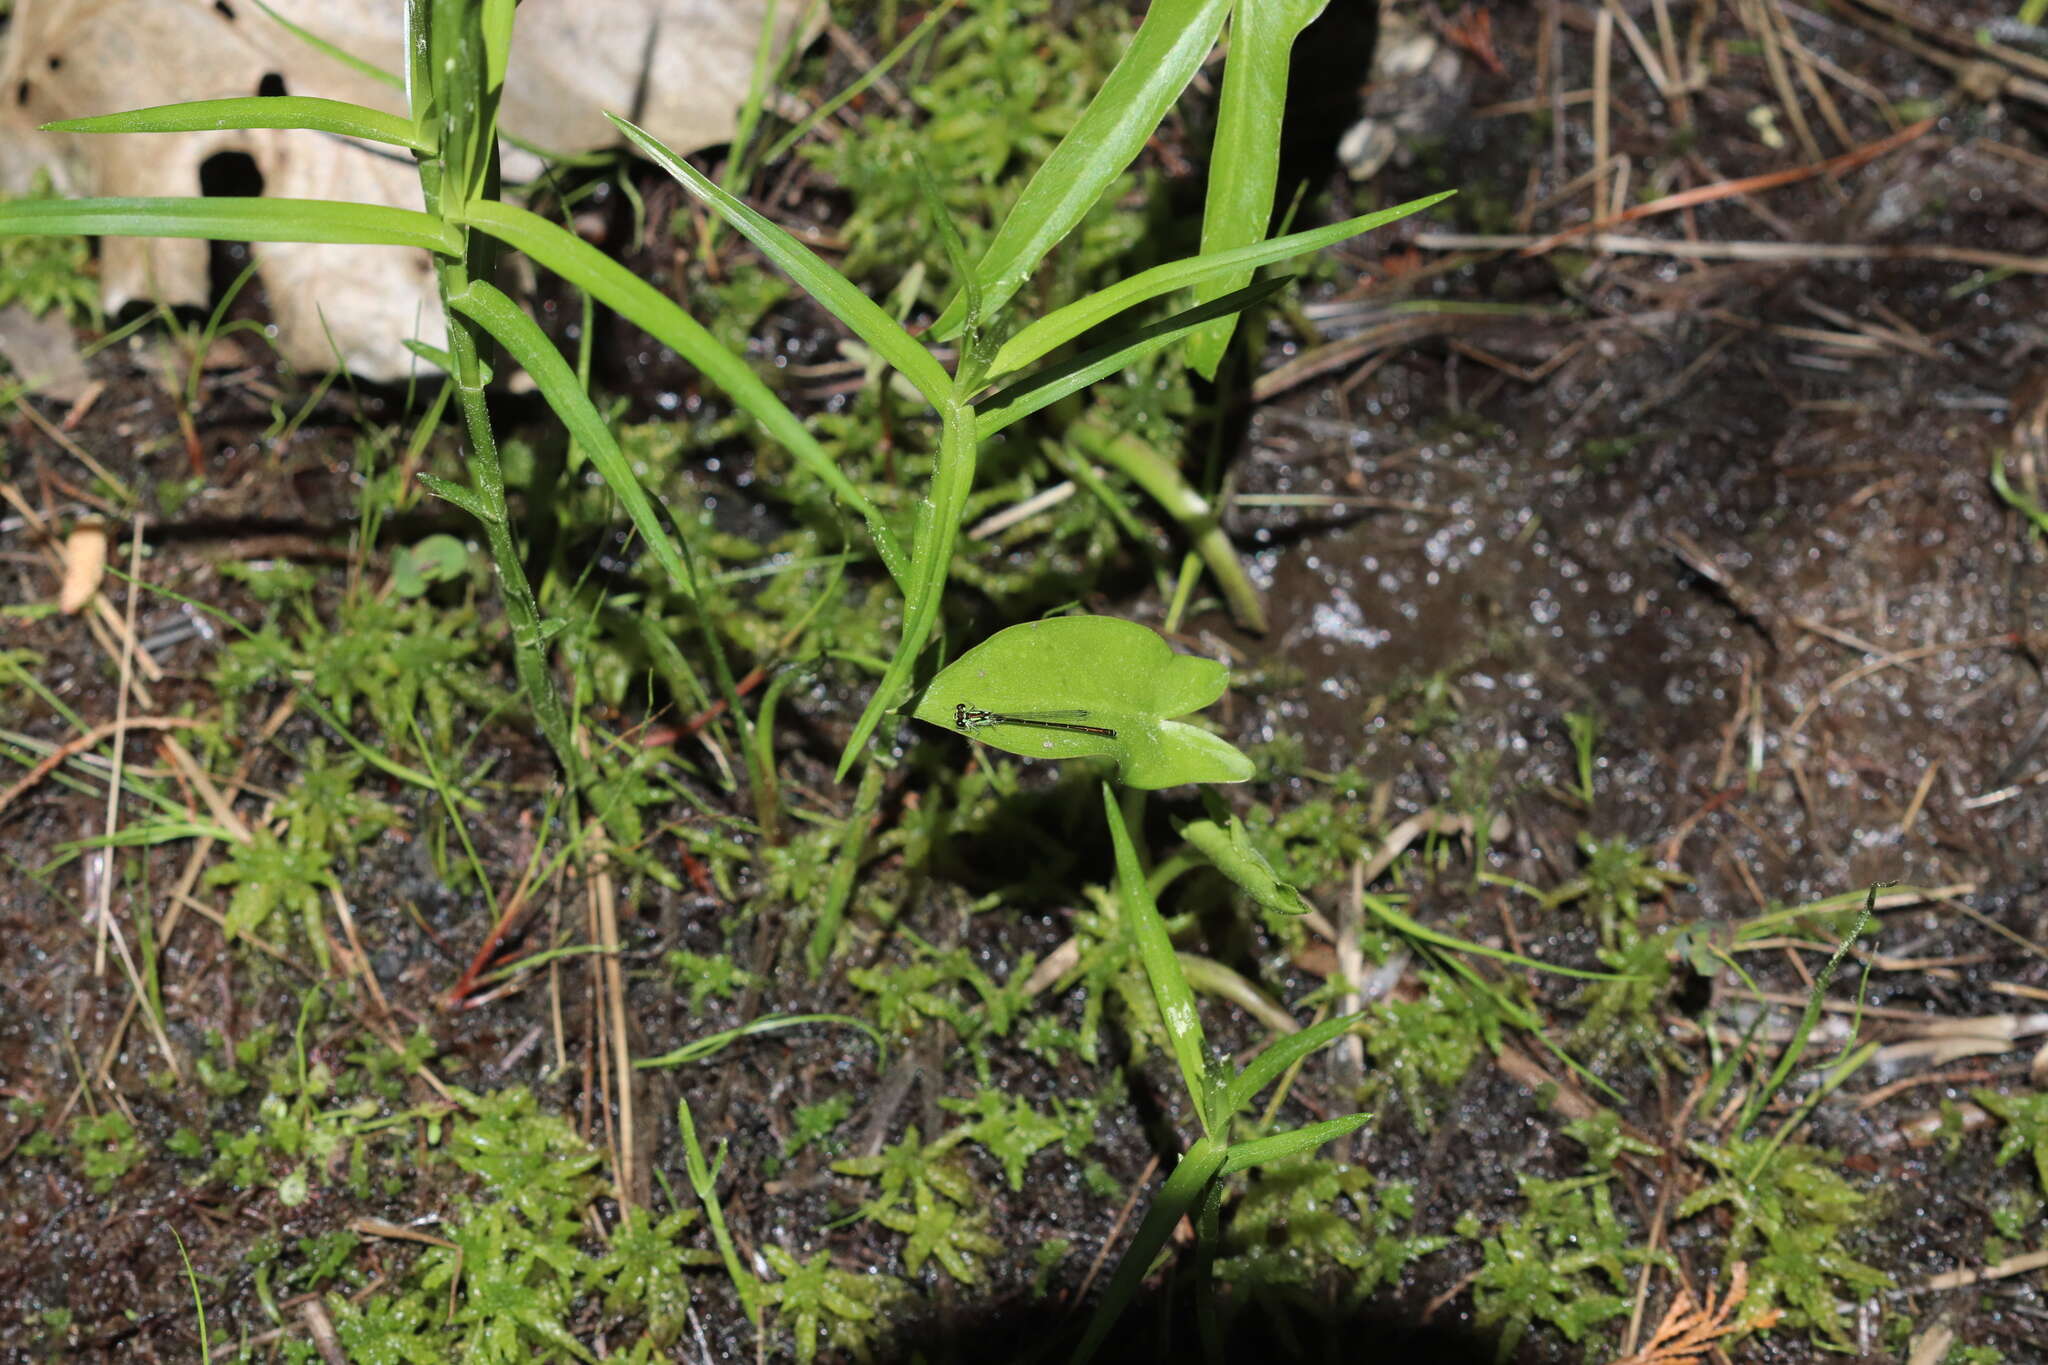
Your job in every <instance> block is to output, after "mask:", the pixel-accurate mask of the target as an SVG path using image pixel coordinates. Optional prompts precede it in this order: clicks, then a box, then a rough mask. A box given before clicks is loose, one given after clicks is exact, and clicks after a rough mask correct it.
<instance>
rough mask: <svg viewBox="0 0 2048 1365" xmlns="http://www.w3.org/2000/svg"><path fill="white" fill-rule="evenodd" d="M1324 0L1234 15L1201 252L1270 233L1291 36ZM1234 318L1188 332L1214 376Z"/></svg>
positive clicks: (1243, 273)
mask: <svg viewBox="0 0 2048 1365" xmlns="http://www.w3.org/2000/svg"><path fill="white" fill-rule="evenodd" d="M1325 3H1326V0H1271V2H1269V3H1266V4H1243V5H1239V6H1238V7H1237V9H1236V10H1235V11H1234V12H1233V13H1232V15H1231V19H1230V60H1229V62H1228V63H1227V64H1226V65H1225V66H1224V68H1223V95H1222V98H1221V100H1220V101H1219V102H1218V104H1217V109H1216V137H1215V140H1214V141H1213V142H1212V143H1211V144H1210V151H1209V190H1208V196H1207V198H1206V200H1205V202H1204V203H1203V205H1202V254H1203V255H1205V256H1206V255H1209V254H1210V253H1212V252H1218V251H1224V250H1228V249H1229V248H1231V247H1236V246H1243V245H1246V244H1247V243H1251V242H1257V241H1259V240H1261V239H1262V238H1264V237H1265V235H1266V229H1267V225H1268V224H1269V223H1271V222H1272V220H1273V191H1274V187H1275V186H1276V185H1277V184H1278V183H1279V178H1280V124H1281V119H1282V115H1284V114H1285V113H1286V109H1287V59H1288V56H1289V55H1290V54H1291V53H1292V52H1293V51H1294V40H1295V39H1296V38H1298V37H1300V36H1301V31H1302V30H1303V29H1305V28H1307V27H1308V26H1309V24H1310V23H1311V22H1313V21H1314V19H1315V17H1316V16H1317V15H1318V14H1320V13H1322V11H1323V6H1324V4H1325ZM1250 279H1251V272H1250V271H1249V270H1239V271H1233V272H1231V273H1230V274H1228V275H1224V276H1221V277H1219V278H1218V279H1216V280H1213V281H1211V282H1209V283H1208V284H1205V285H1203V286H1200V287H1198V288H1197V289H1196V290H1195V301H1196V302H1197V303H1201V302H1203V301H1205V300H1207V299H1211V298H1214V297H1216V296H1217V295H1219V294H1227V293H1229V292H1230V291H1231V290H1233V289H1240V288H1242V287H1243V286H1244V285H1245V284H1246V283H1247V282H1249V281H1250ZM1236 327H1237V319H1236V318H1234V317H1230V318H1218V319H1217V320H1216V321H1215V322H1212V323H1210V324H1209V325H1208V326H1206V327H1204V328H1202V330H1201V331H1199V332H1197V333H1195V334H1194V335H1193V336H1192V337H1190V338H1188V349H1187V363H1188V367H1189V368H1190V369H1192V370H1194V371H1195V372H1196V373H1198V374H1200V375H1201V376H1202V377H1203V378H1204V379H1214V378H1215V377H1216V366H1217V363H1218V362H1220V361H1221V360H1222V359H1223V352H1224V349H1225V348H1226V347H1227V346H1228V345H1229V344H1230V334H1231V333H1232V332H1233V331H1234V330H1236Z"/></svg>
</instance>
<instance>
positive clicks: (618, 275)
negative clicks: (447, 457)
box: [443, 199, 907, 584]
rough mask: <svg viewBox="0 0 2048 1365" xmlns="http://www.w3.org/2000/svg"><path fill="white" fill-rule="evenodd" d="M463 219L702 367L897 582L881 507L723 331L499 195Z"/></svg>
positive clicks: (895, 555)
mask: <svg viewBox="0 0 2048 1365" xmlns="http://www.w3.org/2000/svg"><path fill="white" fill-rule="evenodd" d="M464 221H465V222H466V223H468V224H469V226H471V227H474V228H476V229H478V230H479V231H481V232H486V233H488V234H490V235H491V236H493V237H495V238H497V239H498V240H499V241H501V242H504V243H505V244H506V245H507V246H511V247H514V248H516V249H518V250H520V251H523V252H525V253H526V255H527V256H529V257H531V258H532V259H533V260H534V261H536V262H538V263H539V264H541V265H544V266H546V267H547V268H548V269H549V270H552V271H554V272H555V273H556V274H557V275H560V276H561V277H562V278H563V279H565V280H567V281H568V282H569V283H571V284H573V285H575V286H576V287H577V288H578V289H581V290H583V291H584V292H585V293H586V294H589V295H590V296H591V297H592V298H594V299H596V300H597V301H598V302H600V303H602V304H604V305H605V306H606V307H607V308H610V309H611V310H612V311H613V312H615V313H617V314H618V315H619V316H620V317H622V318H624V319H626V320H627V321H628V322H630V323H632V324H633V325H634V326H635V327H638V328H639V329H640V330H641V331H643V332H645V333H647V334H648V335H649V336H651V337H653V338H654V339H655V340H656V341H659V342H661V343H662V344H663V345H664V346H667V347H669V348H671V349H672V350H674V351H675V353H676V354H677V355H679V356H681V357H682V358H683V359H684V360H687V361H688V362H690V364H692V365H694V366H696V367H697V369H698V370H700V371H701V372H702V373H703V374H704V377H705V378H707V379H709V380H710V381H711V382H712V383H714V384H716V385H718V387H719V388H721V389H723V390H725V393H726V396H727V397H729V398H731V399H732V401H733V402H735V403H737V404H738V405H739V406H740V407H741V408H742V409H743V410H745V411H746V412H747V413H748V414H749V415H751V416H752V417H753V418H754V420H755V421H757V422H759V423H760V424H761V426H762V428H763V429H764V430H766V431H767V433H768V435H769V436H771V437H773V438H774V439H775V440H776V441H779V442H780V443H781V444H782V447H783V448H784V449H785V450H787V451H788V452H789V453H790V454H791V455H792V456H793V457H795V459H796V461H797V463H798V464H800V465H802V466H803V467H804V468H805V469H807V470H809V471H810V472H811V473H812V474H814V475H816V476H817V478H818V480H819V481H820V482H821V483H823V484H824V485H825V487H827V488H828V489H830V490H831V491H832V494H833V496H834V497H836V498H838V499H839V501H840V502H841V503H843V504H844V505H846V506H848V507H851V508H852V509H853V510H854V511H856V512H858V513H860V515H861V517H862V519H863V520H865V521H866V522H867V526H868V534H869V535H871V536H872V537H873V538H874V541H875V548H876V550H877V551H878V552H879V553H880V554H881V556H882V563H883V566H884V567H885V568H887V569H888V571H889V575H890V576H891V577H892V578H894V579H895V580H896V581H897V582H898V584H901V583H902V582H903V580H904V578H905V576H906V573H907V570H906V567H905V565H906V561H905V558H904V554H903V548H902V546H901V545H899V544H898V543H897V540H896V534H895V532H893V531H892V530H890V529H889V525H888V523H887V522H886V521H884V520H883V518H882V512H881V509H880V508H878V507H876V506H875V505H874V503H872V502H870V501H869V500H868V497H867V495H866V494H865V493H863V492H861V491H860V489H859V488H857V487H856V486H855V485H854V483H853V481H852V480H851V479H849V478H847V477H846V475H845V474H844V473H842V472H841V471H840V468H839V466H838V465H837V464H835V463H834V462H833V460H832V457H831V456H830V455H828V454H826V453H825V448H824V447H823V446H821V445H819V444H818V442H817V440H816V438H815V437H813V436H812V435H811V433H810V432H809V431H808V430H807V429H806V428H805V427H804V424H803V422H802V420H801V419H799V418H798V417H797V415H796V414H795V413H793V412H791V411H790V410H789V408H788V407H787V406H785V405H784V403H783V401H782V400H781V399H780V398H777V397H776V396H775V393H774V391H773V390H772V389H770V388H769V387H768V386H767V385H766V384H764V383H763V382H761V378H760V376H759V375H756V374H755V373H754V371H753V370H752V369H751V368H749V367H748V365H747V362H746V360H745V359H744V358H743V357H741V356H737V355H734V354H733V353H732V352H731V351H729V350H727V349H726V348H725V347H723V346H721V345H719V343H718V340H717V338H715V337H713V336H712V335H711V333H710V332H708V331H706V330H705V329H704V328H703V326H701V325H700V324H699V323H698V322H697V320H696V319H695V318H693V317H691V316H690V315H689V314H688V313H686V312H684V311H683V310H682V309H681V308H679V307H677V306H676V304H675V302H674V301H673V300H671V299H669V298H667V297H666V296H664V295H663V294H662V293H661V291H660V290H658V289H656V288H655V287H654V286H653V285H651V284H649V283H647V281H645V280H643V279H641V278H640V277H639V276H637V275H635V274H634V273H633V272H632V271H630V270H628V269H626V268H625V267H624V266H622V265H620V264H619V263H618V262H617V261H615V260H613V259H612V258H611V257H609V256H607V255H605V254H604V253H603V252H602V251H599V250H598V249H597V248H596V247H594V246H592V245H591V244H590V243H588V242H586V241H584V240H583V239H582V238H581V237H578V236H577V235H576V234H575V233H573V232H570V231H568V230H567V229H566V228H563V227H561V226H559V225H557V224H555V223H551V222H549V221H548V220H547V219H545V218H543V217H541V216H540V215H539V214H537V213H529V212H527V211H526V210H525V209H522V208H518V207H516V206H514V205H512V204H505V203H500V202H499V201H497V200H494V199H479V200H475V201H472V202H471V203H470V204H469V205H468V206H467V208H466V210H465V212H464ZM443 368H444V369H445V368H447V367H446V366H445V365H444V366H443Z"/></svg>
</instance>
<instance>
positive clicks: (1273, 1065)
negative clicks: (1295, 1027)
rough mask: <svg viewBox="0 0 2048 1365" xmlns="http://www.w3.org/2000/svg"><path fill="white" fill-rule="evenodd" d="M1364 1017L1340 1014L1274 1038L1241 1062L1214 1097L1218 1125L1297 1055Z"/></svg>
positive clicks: (1321, 1044)
mask: <svg viewBox="0 0 2048 1365" xmlns="http://www.w3.org/2000/svg"><path fill="white" fill-rule="evenodd" d="M1364 1017H1365V1015H1364V1013H1363V1012H1360V1013H1357V1014H1340V1015H1338V1016H1337V1017H1336V1018H1334V1019H1325V1020H1323V1022H1322V1023H1320V1024H1316V1025H1314V1026H1312V1027H1310V1028H1305V1029H1303V1030H1302V1031H1301V1032H1299V1033H1290V1034H1287V1035H1286V1036H1285V1037H1281V1038H1275V1039H1274V1040H1273V1041H1272V1043H1271V1044H1269V1045H1268V1046H1267V1047H1266V1048H1265V1050H1264V1051H1262V1052H1260V1053H1259V1055H1258V1056H1256V1057H1254V1058H1252V1059H1251V1061H1249V1062H1247V1063H1246V1064H1245V1068H1244V1070H1242V1071H1240V1072H1238V1073H1237V1075H1236V1076H1234V1077H1232V1078H1231V1082H1230V1084H1229V1085H1227V1086H1225V1087H1224V1089H1223V1093H1222V1094H1221V1095H1219V1096H1218V1097H1217V1101H1216V1108H1217V1110H1218V1112H1217V1113H1216V1114H1215V1115H1214V1118H1215V1121H1216V1123H1217V1125H1218V1126H1219V1127H1220V1126H1221V1125H1222V1124H1223V1122H1224V1121H1225V1120H1227V1119H1228V1118H1230V1116H1231V1115H1233V1114H1235V1113H1237V1112H1239V1111H1240V1110H1242V1109H1243V1108H1244V1107H1245V1106H1246V1105H1248V1104H1250V1103H1251V1102H1252V1101H1253V1100H1254V1099H1257V1098H1258V1094H1259V1092H1260V1091H1261V1090H1264V1089H1265V1088H1266V1087H1267V1086H1269V1085H1271V1084H1272V1083H1273V1082H1274V1081H1276V1080H1278V1079H1279V1078H1280V1073H1281V1072H1283V1071H1285V1070H1286V1069H1287V1068H1288V1067H1290V1066H1293V1065H1294V1064H1295V1063H1296V1062H1297V1061H1299V1060H1300V1059H1301V1058H1303V1057H1306V1056H1308V1055H1309V1054H1310V1053H1312V1052H1315V1051H1318V1050H1319V1049H1321V1048H1323V1047H1325V1046H1327V1045H1328V1044H1330V1043H1333V1042H1335V1041H1336V1040H1337V1039H1338V1038H1340V1037H1342V1036H1343V1035H1344V1034H1345V1033H1346V1032H1347V1031H1348V1030H1349V1029H1350V1028H1351V1027H1352V1026H1353V1025H1354V1024H1356V1023H1357V1022H1358V1021H1359V1020H1360V1019H1363V1018H1364Z"/></svg>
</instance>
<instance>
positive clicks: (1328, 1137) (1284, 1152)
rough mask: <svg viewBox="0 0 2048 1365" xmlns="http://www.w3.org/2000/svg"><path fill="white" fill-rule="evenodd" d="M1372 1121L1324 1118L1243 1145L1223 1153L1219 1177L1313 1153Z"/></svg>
mask: <svg viewBox="0 0 2048 1365" xmlns="http://www.w3.org/2000/svg"><path fill="white" fill-rule="evenodd" d="M1370 1122H1372V1115H1370V1114H1346V1115H1345V1116H1344V1117H1343V1118H1341V1119H1325V1120H1324V1121H1323V1122H1321V1123H1311V1124H1308V1125H1307V1126H1305V1127H1301V1128H1297V1129H1295V1130H1294V1131H1293V1132H1291V1133H1276V1134H1275V1135H1273V1136H1272V1137H1265V1138H1255V1139H1254V1140H1252V1141H1250V1142H1240V1143H1238V1144H1236V1145H1235V1146H1233V1147H1232V1148H1231V1149H1230V1150H1229V1151H1227V1152H1225V1153H1224V1154H1223V1169H1222V1171H1220V1172H1219V1174H1221V1175H1235V1174H1237V1173H1238V1172H1239V1171H1242V1170H1246V1169H1248V1168H1249V1167H1252V1166H1263V1165H1265V1164H1266V1163H1267V1162H1269V1161H1278V1160H1280V1159H1281V1158H1283V1157H1290V1156H1294V1155H1296V1154H1297V1153H1300V1152H1312V1151H1314V1150H1315V1149H1316V1148H1318V1147H1320V1146H1322V1145H1323V1144H1324V1143H1326V1142H1334V1141H1336V1140H1337V1139H1338V1138H1340V1137H1343V1136H1345V1135H1346V1134H1347V1133H1355V1132H1357V1131H1358V1130H1359V1129H1361V1128H1363V1127H1365V1125H1366V1124H1368V1123H1370Z"/></svg>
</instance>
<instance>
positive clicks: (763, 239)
mask: <svg viewBox="0 0 2048 1365" xmlns="http://www.w3.org/2000/svg"><path fill="white" fill-rule="evenodd" d="M605 117H607V118H609V119H611V121H612V122H613V123H615V124H617V125H618V128H619V131H620V132H622V133H624V134H625V135H626V136H627V137H628V138H629V139H631V140H632V142H633V145H634V146H636V147H638V148H639V149H640V150H641V151H642V152H643V153H645V154H646V156H647V157H648V158H649V159H650V160H651V161H653V162H654V163H655V164H656V165H658V166H660V167H661V168H662V169H663V170H665V171H667V172H668V173H669V174H670V175H672V176H674V177H675V178H676V180H677V182H678V183H680V184H681V185H682V187H683V188H684V189H686V190H688V191H689V192H690V193H691V194H692V195H695V196H696V197H697V198H698V199H699V200H701V201H703V202H704V203H705V204H707V205H709V206H710V207H711V208H712V209H713V210H715V211H716V212H717V214H718V216H719V217H721V218H723V219H725V221H726V222H728V223H730V224H731V225H732V226H733V227H734V228H735V229H737V230H738V232H739V233H740V235H741V236H743V237H745V238H746V239H747V240H748V241H750V242H752V243H753V244H754V245H755V247H756V248H758V249H759V250H760V252H761V254H762V255H764V256H766V257H767V258H768V259H769V260H770V261H772V262H774V264H775V266H776V267H777V268H778V269H780V270H781V271H782V272H783V273H784V274H786V275H788V276H789V277H790V278H791V279H793V280H795V281H796V282H797V283H798V284H800V285H802V286H803V287H804V289H805V291H806V292H808V293H809V294H810V295H811V297H812V298H815V299H816V300H817V301H818V302H819V303H821V304H823V305H824V306H825V309H826V311H828V312H830V313H831V314H832V316H834V317H836V318H838V319H839V320H840V321H841V322H843V323H845V324H846V325H847V326H848V327H850V328H852V329H853V332H854V335H856V336H858V337H859V338H860V339H861V340H862V341H864V342H866V343H867V344H868V345H869V347H871V348H872V349H873V350H874V352H875V353H876V354H877V355H879V356H881V357H882V359H884V360H886V361H888V362H889V363H890V364H891V365H894V366H895V367H896V368H897V369H898V370H900V371H902V372H903V377H904V378H906V379H908V380H909V381H910V382H911V383H912V384H914V385H916V387H917V390H918V392H920V393H922V394H923V395H924V396H925V398H926V399H927V400H928V401H929V402H930V403H931V405H932V406H933V407H941V406H943V405H944V403H945V402H946V400H947V399H948V398H949V397H950V396H951V395H952V392H953V381H952V378H951V377H950V376H948V375H947V373H946V370H945V367H944V366H942V365H940V364H939V362H938V361H937V360H935V359H933V358H932V353H931V352H930V351H927V350H926V349H925V348H924V346H923V344H922V343H920V342H919V341H918V340H917V338H916V337H913V336H912V335H910V333H908V332H906V331H904V330H903V327H902V324H900V323H898V322H897V321H896V319H894V318H892V317H890V316H889V315H888V314H887V313H885V312H883V311H882V309H881V307H880V306H879V305H878V304H876V303H875V301H874V300H873V299H871V298H869V297H868V296H867V295H866V294H863V293H861V292H860V290H859V289H857V288H856V287H855V286H854V283H853V281H851V280H849V279H847V278H846V276H844V275H842V274H840V273H839V272H838V271H836V270H834V269H833V268H832V267H831V266H829V265H827V264H825V262H824V261H823V260H821V259H820V258H819V257H818V255H817V254H816V253H815V252H813V251H812V250H811V249H810V248H809V247H807V246H805V245H804V244H803V243H802V242H799V241H798V240H797V239H796V238H794V237H792V236H790V235H789V234H788V233H787V232H784V231H783V230H782V229H781V228H779V227H777V226H776V225H775V224H773V223H771V222H769V221H768V220H767V219H766V218H763V217H762V216H761V215H760V214H758V213H756V212H754V210H752V209H750V208H748V207H747V206H746V205H745V204H743V203H741V202H740V201H739V200H737V199H735V198H733V197H732V196H731V195H729V194H727V193H726V192H725V191H724V190H722V189H720V188H719V187H718V186H717V185H714V184H713V183H711V181H709V180H707V179H706V178H705V177H704V175H703V174H702V173H701V172H700V171H698V169H697V168H696V167H695V166H692V165H691V164H690V163H689V162H687V161H685V160H683V159H682V158H681V157H679V156H677V155H676V154H675V153H674V152H672V151H670V150H669V149H668V148H667V147H665V146H663V145H662V143H661V140H660V139H659V138H656V137H655V136H653V135H652V134H651V133H647V132H645V131H643V130H641V129H639V128H637V127H635V126H634V125H632V124H631V123H628V122H627V121H626V120H624V119H622V118H620V117H618V116H617V115H616V114H607V115H606V116H605Z"/></svg>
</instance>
